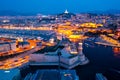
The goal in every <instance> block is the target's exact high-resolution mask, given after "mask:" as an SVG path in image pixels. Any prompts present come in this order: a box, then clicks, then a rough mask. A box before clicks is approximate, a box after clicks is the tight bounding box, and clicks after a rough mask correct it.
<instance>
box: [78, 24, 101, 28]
mask: <svg viewBox="0 0 120 80" xmlns="http://www.w3.org/2000/svg"><path fill="white" fill-rule="evenodd" d="M80 26H81V27H86V28H98V27H102V26H103V25H102V24H96V23H83V24H80Z"/></svg>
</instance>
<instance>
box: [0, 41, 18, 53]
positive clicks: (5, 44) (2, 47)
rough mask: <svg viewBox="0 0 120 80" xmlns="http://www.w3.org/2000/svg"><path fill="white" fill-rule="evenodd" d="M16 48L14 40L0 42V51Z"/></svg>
mask: <svg viewBox="0 0 120 80" xmlns="http://www.w3.org/2000/svg"><path fill="white" fill-rule="evenodd" d="M10 50H13V51H15V50H16V42H2V43H0V52H8V51H10Z"/></svg>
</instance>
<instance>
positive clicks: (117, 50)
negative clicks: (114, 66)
mask: <svg viewBox="0 0 120 80" xmlns="http://www.w3.org/2000/svg"><path fill="white" fill-rule="evenodd" d="M113 52H114V56H115V57H120V48H118V47H114V48H113Z"/></svg>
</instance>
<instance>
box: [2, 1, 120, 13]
mask: <svg viewBox="0 0 120 80" xmlns="http://www.w3.org/2000/svg"><path fill="white" fill-rule="evenodd" d="M119 4H120V0H0V10H12V11H19V12H22V13H23V12H33V13H34V12H39V13H45V14H53V13H60V12H63V11H64V10H65V9H68V11H70V12H75V13H79V12H87V11H95V10H100V11H104V10H110V9H116V10H120V6H119Z"/></svg>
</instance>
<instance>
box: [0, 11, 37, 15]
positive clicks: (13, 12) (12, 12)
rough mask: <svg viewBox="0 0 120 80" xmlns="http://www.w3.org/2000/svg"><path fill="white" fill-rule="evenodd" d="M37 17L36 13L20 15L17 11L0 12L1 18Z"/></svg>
mask: <svg viewBox="0 0 120 80" xmlns="http://www.w3.org/2000/svg"><path fill="white" fill-rule="evenodd" d="M30 15H35V14H34V13H20V12H16V11H9V10H6V11H0V16H30Z"/></svg>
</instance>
